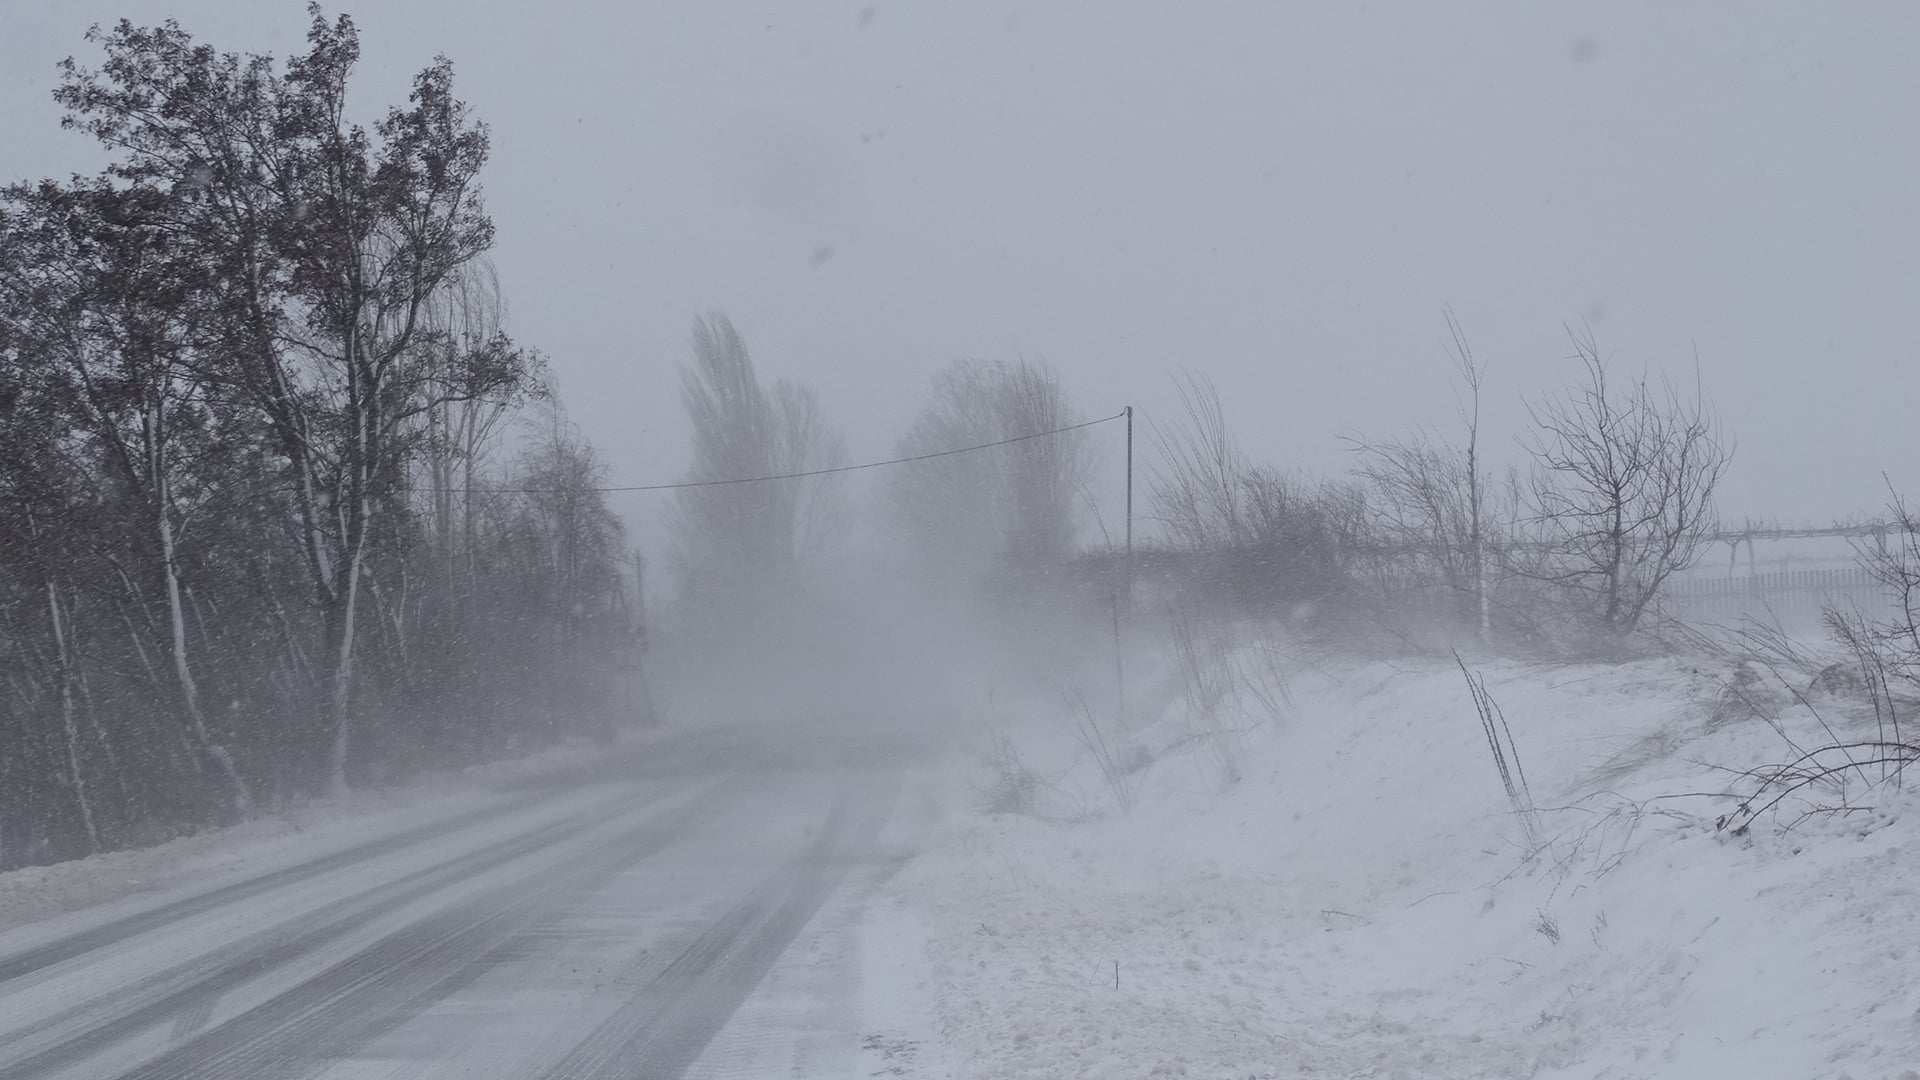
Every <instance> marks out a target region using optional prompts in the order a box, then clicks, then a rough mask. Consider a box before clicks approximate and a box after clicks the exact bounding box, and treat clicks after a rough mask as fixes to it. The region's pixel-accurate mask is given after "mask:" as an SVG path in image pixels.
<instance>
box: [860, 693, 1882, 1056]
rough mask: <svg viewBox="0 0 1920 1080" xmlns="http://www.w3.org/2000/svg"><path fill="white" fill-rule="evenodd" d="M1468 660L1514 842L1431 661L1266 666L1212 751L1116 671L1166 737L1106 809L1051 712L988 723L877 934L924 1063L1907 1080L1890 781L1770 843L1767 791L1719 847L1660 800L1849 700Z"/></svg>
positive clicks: (1843, 714) (1714, 835)
mask: <svg viewBox="0 0 1920 1080" xmlns="http://www.w3.org/2000/svg"><path fill="white" fill-rule="evenodd" d="M1469 664H1470V665H1471V666H1473V667H1474V668H1475V669H1476V670H1477V671H1480V672H1482V673H1483V674H1484V676H1485V680H1486V685H1487V688H1488V690H1489V691H1490V692H1491V694H1492V695H1493V697H1494V698H1495V700H1496V701H1497V702H1498V703H1499V705H1500V706H1501V708H1502V709H1503V710H1504V713H1505V716H1506V719H1507V722H1508V724H1509V725H1510V727H1511V730H1512V735H1513V740H1514V743H1515V745H1516V747H1517V750H1518V757H1519V760H1520V764H1521V766H1522V767H1523V769H1524V773H1525V777H1526V780H1527V782H1528V784H1529V785H1530V788H1531V791H1532V794H1533V798H1534V802H1535V804H1536V805H1537V806H1539V807H1541V808H1543V809H1542V810H1541V812H1540V814H1539V819H1538V836H1539V837H1540V840H1541V844H1540V846H1538V847H1537V848H1535V847H1531V846H1530V845H1529V844H1528V842H1527V840H1526V839H1525V829H1524V827H1523V822H1522V820H1521V819H1520V818H1519V817H1517V816H1516V814H1515V813H1514V812H1513V810H1512V808H1511V807H1510V805H1509V803H1508V800H1507V797H1506V795H1505V792H1504V790H1503V788H1502V785H1501V782H1500V779H1499V776H1498V774H1497V771H1496V768H1495V765H1494V762H1493V759H1492V756H1491V754H1490V752H1489V747H1488V742H1487V738H1486V736H1485V735H1484V734H1483V731H1482V728H1481V724H1480V720H1479V717H1478V715H1477V714H1476V713H1475V711H1474V709H1473V705H1472V701H1471V699H1470V698H1469V695H1468V692H1467V689H1466V684H1465V682H1464V680H1463V678H1462V674H1461V672H1460V670H1459V669H1458V668H1456V667H1455V666H1453V664H1452V663H1451V662H1450V661H1448V662H1403V663H1396V664H1388V663H1383V662H1359V661H1344V662H1343V661H1326V660H1322V661H1319V662H1316V663H1305V662H1302V661H1300V660H1297V659H1290V660H1288V661H1287V662H1286V663H1285V664H1284V665H1281V666H1280V668H1278V669H1277V670H1282V671H1284V672H1286V673H1287V682H1288V687H1287V689H1288V691H1289V693H1290V699H1291V700H1290V702H1286V703H1281V704H1282V708H1281V715H1278V716H1269V715H1265V714H1266V712H1267V711H1266V710H1264V709H1262V708H1260V707H1258V705H1257V702H1256V703H1254V704H1253V705H1251V706H1249V707H1248V708H1246V709H1244V710H1243V711H1240V712H1236V713H1234V715H1236V716H1239V717H1241V718H1242V719H1243V720H1246V721H1248V722H1258V721H1260V720H1263V719H1264V720H1266V721H1267V722H1265V723H1260V724H1259V726H1257V727H1255V728H1254V729H1253V730H1251V731H1248V732H1246V733H1245V735H1244V736H1243V737H1242V738H1241V739H1240V740H1239V743H1240V745H1241V746H1243V748H1244V749H1241V750H1233V751H1232V752H1231V753H1229V754H1227V755H1221V754H1217V753H1213V752H1211V750H1210V747H1211V746H1217V745H1219V744H1218V741H1217V740H1215V741H1210V740H1207V739H1204V738H1195V737H1193V730H1192V724H1193V720H1192V717H1191V716H1190V715H1189V710H1188V709H1187V708H1186V706H1185V704H1184V703H1183V702H1182V701H1181V700H1180V699H1179V695H1178V694H1177V692H1176V691H1175V690H1174V689H1170V686H1172V685H1174V683H1173V681H1172V677H1171V676H1170V675H1167V674H1153V673H1148V674H1149V675H1151V677H1139V676H1137V679H1138V681H1139V682H1141V683H1142V684H1145V685H1147V686H1148V689H1147V690H1146V691H1144V692H1142V693H1140V694H1138V695H1137V697H1138V699H1140V701H1141V702H1143V703H1140V704H1137V705H1136V709H1137V710H1138V711H1140V712H1143V713H1151V714H1153V715H1155V716H1157V717H1158V719H1154V720H1152V721H1151V722H1149V723H1147V724H1146V725H1145V726H1144V727H1142V728H1140V729H1138V730H1135V731H1131V732H1128V733H1125V734H1124V736H1123V737H1119V738H1118V739H1117V743H1118V745H1116V746H1114V747H1113V756H1114V758H1115V759H1116V760H1117V761H1119V762H1120V763H1122V764H1123V765H1138V764H1139V763H1140V762H1141V761H1142V760H1144V757H1143V756H1138V755H1143V754H1144V753H1152V754H1155V755H1156V756H1155V757H1154V760H1153V762H1152V764H1151V765H1148V766H1146V767H1145V768H1144V770H1141V771H1136V772H1131V773H1128V774H1126V775H1127V776H1128V777H1129V779H1130V781H1131V782H1132V783H1134V784H1136V785H1137V791H1136V792H1135V793H1134V806H1133V808H1132V809H1131V811H1129V812H1122V811H1120V810H1119V809H1118V808H1117V806H1116V799H1115V796H1114V792H1113V791H1112V789H1111V788H1110V786H1109V785H1108V784H1107V782H1106V781H1105V779H1104V777H1103V776H1102V774H1101V772H1100V771H1099V769H1098V768H1097V767H1096V765H1095V755H1094V754H1093V753H1092V752H1091V751H1090V750H1089V748H1088V747H1087V745H1085V744H1084V743H1083V742H1082V740H1080V739H1078V738H1076V737H1075V736H1074V734H1073V732H1074V725H1073V723H1072V721H1071V720H1070V718H1069V715H1068V709H1067V707H1066V706H1065V705H1064V704H1056V703H1054V702H1052V701H1048V700H1039V701H1036V702H1026V703H1016V702H1008V701H1002V702H1001V703H999V704H998V705H994V704H990V703H989V704H983V705H982V707H981V709H980V710H979V714H978V717H977V719H978V721H979V723H980V724H981V734H980V738H979V739H978V740H977V742H978V746H977V757H976V759H975V760H974V761H972V762H971V763H970V764H969V765H968V766H967V767H966V768H964V769H963V770H962V772H961V773H960V774H956V775H955V776H953V777H951V778H950V779H949V781H948V783H947V784H946V786H945V788H944V789H942V791H941V792H940V800H939V801H940V804H941V806H942V807H943V808H944V812H945V817H944V820H943V821H942V822H941V824H940V825H938V826H937V827H936V829H935V839H934V841H933V842H932V846H931V849H930V850H929V851H928V852H927V853H926V854H925V855H923V856H922V857H920V858H919V859H917V860H915V861H914V862H913V863H911V864H910V865H909V866H907V867H906V869H905V870H904V871H903V872H902V873H901V874H899V875H897V876H896V877H895V878H894V879H893V880H892V881H891V883H890V884H889V887H888V900H887V903H886V904H884V905H882V906H881V911H882V915H881V916H880V917H877V918H876V920H875V921H874V923H873V924H872V925H873V929H872V931H871V933H870V940H873V941H874V942H875V944H874V946H873V948H874V949H875V951H876V952H879V953H882V954H884V953H885V952H886V950H888V949H889V948H893V949H897V948H898V947H899V941H900V940H901V938H902V935H904V934H907V933H912V934H917V935H919V938H920V942H921V944H920V945H919V946H918V948H919V949H920V950H921V952H922V954H923V955H921V956H919V957H913V958H909V959H905V960H896V961H895V962H894V964H893V970H894V971H895V973H896V976H898V974H899V973H901V972H909V971H911V972H913V973H914V974H913V977H912V978H911V986H912V988H913V991H912V995H909V996H913V995H917V997H918V998H920V999H923V1000H924V1001H925V1002H926V1003H927V1005H926V1008H927V1011H928V1013H929V1014H930V1023H931V1025H932V1026H933V1028H934V1030H935V1031H937V1033H938V1037H939V1039H940V1040H941V1041H942V1043H943V1044H944V1049H943V1053H944V1054H945V1055H946V1057H947V1059H948V1060H950V1061H951V1062H952V1064H951V1065H949V1066H943V1067H942V1069H943V1070H950V1071H951V1073H952V1074H953V1075H963V1076H972V1077H980V1078H988V1077H1076V1076H1083V1077H1117V1076H1188V1077H1238V1078H1246V1077H1296V1076H1321V1077H1362V1076H1364V1077H1407V1078H1422V1080H1424V1078H1439V1077H1555V1078H1575V1077H1581V1078H1586V1077H1686V1078H1715V1077H1729V1078H1739V1080H1761V1078H1774V1077H1777V1078H1781V1080H1808V1078H1814V1077H1834V1078H1838V1077H1852V1078H1855V1080H1868V1078H1887V1080H1920V858H1916V855H1917V854H1920V844H1917V843H1916V841H1920V831H1917V829H1920V815H1916V814H1915V813H1914V809H1915V807H1914V798H1913V796H1911V795H1907V794H1900V793H1897V792H1894V791H1891V790H1879V791H1874V792H1872V793H1871V794H1870V795H1865V796H1863V794H1862V792H1861V790H1860V788H1861V785H1859V784H1858V783H1856V784H1855V791H1854V798H1855V799H1856V800H1857V801H1860V802H1864V803H1867V804H1871V805H1872V806H1873V807H1874V808H1873V809H1871V810H1862V811H1860V812H1858V813H1854V814H1849V815H1844V816H1838V815H1819V816H1815V817H1812V818H1808V819H1806V820H1803V821H1800V822H1799V823H1798V824H1797V825H1795V826H1794V827H1793V828H1791V829H1789V830H1784V831H1783V829H1782V826H1784V825H1786V824H1788V823H1790V822H1792V821H1793V820H1794V818H1796V817H1797V816H1798V810H1799V809H1800V808H1801V807H1800V804H1798V803H1795V802H1789V803H1787V804H1785V805H1784V806H1783V807H1782V811H1781V813H1779V814H1777V815H1768V816H1767V817H1765V818H1763V819H1762V820H1760V821H1759V822H1757V823H1756V824H1755V825H1754V826H1753V828H1752V829H1751V830H1750V831H1749V832H1748V833H1747V834H1746V835H1743V836H1734V835H1731V834H1730V833H1729V832H1728V831H1719V830H1716V828H1715V822H1716V818H1717V817H1718V816H1719V815H1721V814H1725V813H1727V812H1728V811H1729V810H1731V809H1733V808H1734V807H1735V805H1736V803H1735V800H1732V799H1725V798H1708V797H1695V796H1688V797H1679V798H1664V797H1663V796H1672V795H1684V794H1685V793H1694V792H1717V791H1722V790H1727V789H1729V788H1730V787H1731V788H1739V787H1740V786H1741V783H1742V782H1741V781H1739V780H1738V779H1737V778H1736V777H1733V776H1732V775H1730V774H1728V773H1726V772H1724V771H1721V770H1722V767H1732V768H1736V769H1744V768H1748V767H1753V766H1758V765H1763V764H1767V763H1772V762H1778V761H1782V760H1786V759H1788V758H1790V757H1791V756H1793V754H1792V751H1791V749H1790V747H1789V745H1788V742H1787V740H1788V739H1789V738H1791V739H1792V740H1794V741H1795V742H1797V743H1799V744H1800V745H1802V746H1812V745H1817V744H1819V743H1822V742H1826V741H1828V736H1827V732H1826V731H1825V730H1823V726H1822V724H1823V721H1824V723H1825V724H1826V725H1831V726H1832V727H1834V729H1835V731H1836V732H1837V733H1838V734H1839V735H1842V736H1851V735H1858V734H1860V733H1861V732H1862V731H1863V730H1864V732H1865V734H1866V735H1868V736H1872V735H1873V733H1874V728H1873V722H1872V720H1871V716H1870V714H1869V715H1868V716H1867V717H1866V718H1864V719H1863V718H1862V717H1861V715H1860V714H1859V712H1858V710H1857V709H1855V708H1853V707H1852V706H1850V705H1849V704H1848V703H1847V702H1846V701H1844V700H1842V699H1840V698H1836V697H1831V696H1823V695H1822V694H1821V693H1820V692H1819V691H1818V690H1817V689H1816V690H1815V691H1814V692H1813V693H1812V694H1810V695H1809V697H1808V704H1810V705H1811V706H1812V707H1811V708H1809V707H1807V705H1805V704H1802V703H1800V702H1798V701H1796V700H1795V699H1794V698H1793V696H1792V695H1791V694H1790V692H1789V691H1787V690H1786V689H1784V688H1780V687H1778V686H1772V687H1770V686H1769V685H1767V684H1768V683H1769V682H1770V681H1771V679H1770V677H1767V676H1763V677H1762V678H1761V679H1760V680H1759V681H1758V682H1749V683H1746V684H1743V691H1742V697H1741V698H1737V699H1735V698H1729V696H1728V694H1727V691H1726V689H1725V685H1726V680H1727V679H1728V678H1729V677H1732V676H1733V672H1732V671H1731V670H1730V669H1729V668H1728V666H1727V665H1726V663H1725V662H1724V661H1719V662H1712V663H1709V662H1706V661H1701V662H1699V663H1690V662H1687V661H1681V660H1664V661H1648V662H1638V663H1631V664H1625V665H1619V666H1528V665H1522V664H1517V663H1512V662H1487V663H1485V664H1479V663H1475V662H1473V661H1472V659H1471V658H1469ZM1141 667H1142V668H1143V669H1144V668H1145V667H1146V665H1144V664H1143V665H1141ZM1260 667H1261V665H1258V664H1252V665H1247V669H1248V670H1254V669H1258V668H1260ZM1268 670H1276V669H1268ZM1795 678H1797V676H1790V680H1791V679H1795ZM1156 684H1157V685H1156ZM1748 701H1751V702H1752V703H1753V705H1755V706H1757V708H1749V707H1748V706H1747V702H1748ZM1243 704H1245V703H1244V702H1243ZM1094 711H1095V712H1096V713H1098V712H1099V711H1100V710H1099V709H1098V708H1096V709H1095V710H1094ZM1816 713H1817V716H1816ZM1768 717H1771V718H1772V719H1769V718H1768ZM1862 725H1864V728H1863V727H1862ZM1229 749H1230V750H1232V748H1231V747H1229ZM1230 759H1237V761H1235V760H1230ZM1015 762H1017V763H1018V764H1019V765H1024V766H1025V767H1027V768H1030V769H1031V770H1033V773H1034V774H1035V776H1036V777H1037V786H1034V787H1033V788H1031V789H1030V790H1029V791H1028V792H1027V794H1028V795H1030V796H1031V798H1027V799H1024V800H1023V799H1022V798H1020V797H1016V796H1012V795H1009V790H1008V785H1007V783H1006V774H1007V772H1008V770H1009V768H1010V767H1013V764H1014V763H1015ZM1236 764H1237V766H1238V771H1239V772H1240V774H1241V776H1240V779H1238V780H1237V782H1236V781H1233V780H1231V779H1230V778H1229V777H1228V776H1227V766H1230V765H1236ZM1911 779H1912V780H1913V781H1915V782H1920V776H1915V777H1913V778H1911ZM1016 786H1017V785H1016ZM1910 786H1913V785H1910ZM996 799H997V800H999V801H1000V802H1001V804H1002V806H1003V807H1004V806H1006V805H1009V804H1017V803H1020V802H1022V801H1024V802H1026V803H1027V808H1028V810H1029V812H1027V813H999V814H992V813H988V812H987V811H986V810H985V809H984V807H985V805H986V804H987V803H989V802H991V801H994V800H996ZM945 1074H946V1071H934V1070H931V1069H930V1070H927V1071H925V1072H920V1073H912V1074H909V1075H945Z"/></svg>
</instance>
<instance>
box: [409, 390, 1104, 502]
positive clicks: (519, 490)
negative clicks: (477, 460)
mask: <svg viewBox="0 0 1920 1080" xmlns="http://www.w3.org/2000/svg"><path fill="white" fill-rule="evenodd" d="M1126 415H1127V413H1126V410H1124V409H1123V410H1121V411H1120V412H1117V413H1114V414H1113V415H1112V416H1103V417H1101V418H1100V419H1098V420H1086V421H1083V422H1081V423H1078V424H1068V425H1067V426H1066V427H1057V428H1053V429H1051V430H1049V431H1035V432H1032V433H1031V434H1027V435H1015V436H1014V437H1013V438H1011V439H999V440H996V441H994V442H985V443H979V444H977V445H974V446H961V447H957V448H955V449H952V450H936V451H934V452H933V453H931V454H912V455H909V456H907V457H897V458H888V459H887V460H885V461H867V462H862V463H861V464H859V465H836V466H834V467H833V468H831V469H808V470H806V471H805V472H790V473H776V474H773V475H770V476H736V477H729V478H728V479H725V480H683V481H681V482H679V483H675V484H628V485H621V486H616V487H580V488H556V487H488V488H480V487H476V488H471V489H469V488H464V487H459V488H433V487H415V488H408V489H407V490H408V491H415V492H431V493H435V494H439V493H453V494H459V493H464V492H468V491H471V492H472V493H473V494H476V495H493V494H500V495H538V494H545V493H562V492H569V491H597V492H602V493H607V494H611V493H615V492H628V491H678V490H680V489H681V488H704V487H725V486H728V485H731V484H758V483H764V482H766V481H769V480H802V479H805V478H807V477H809V476H828V475H831V474H833V473H844V472H857V471H859V470H861V469H878V468H880V467H881V466H883V465H905V464H908V463H910V462H915V461H931V460H933V459H934V458H943V457H953V456H954V455H956V454H971V453H974V452H975V451H978V450H991V449H993V448H994V447H996V446H1011V445H1012V444H1014V443H1022V442H1029V441H1031V440H1034V439H1044V438H1047V437H1049V436H1052V435H1064V434H1066V433H1067V432H1069V431H1079V430H1080V429H1081V428H1090V427H1092V426H1094V425H1095V424H1108V423H1112V422H1113V421H1115V420H1119V419H1121V418H1122V417H1124V416H1126Z"/></svg>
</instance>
